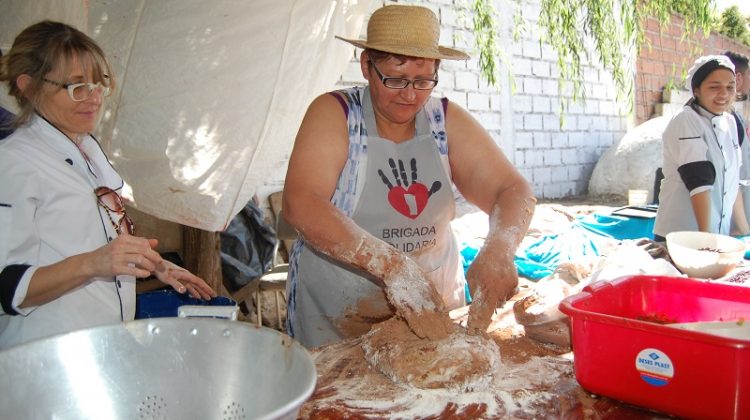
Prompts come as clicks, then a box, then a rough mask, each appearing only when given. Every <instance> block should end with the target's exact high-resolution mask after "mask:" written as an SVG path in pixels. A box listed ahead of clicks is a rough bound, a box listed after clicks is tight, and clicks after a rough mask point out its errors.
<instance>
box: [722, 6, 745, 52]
mask: <svg viewBox="0 0 750 420" xmlns="http://www.w3.org/2000/svg"><path fill="white" fill-rule="evenodd" d="M749 27H750V16H748V17H745V16H742V13H740V9H739V8H738V7H737V6H732V7H729V8H728V9H726V10H724V12H722V14H721V19H720V21H719V27H718V31H719V32H720V33H722V34H724V35H726V36H728V37H730V38H733V39H736V40H737V41H740V42H742V43H743V44H745V45H750V29H748V28H749Z"/></svg>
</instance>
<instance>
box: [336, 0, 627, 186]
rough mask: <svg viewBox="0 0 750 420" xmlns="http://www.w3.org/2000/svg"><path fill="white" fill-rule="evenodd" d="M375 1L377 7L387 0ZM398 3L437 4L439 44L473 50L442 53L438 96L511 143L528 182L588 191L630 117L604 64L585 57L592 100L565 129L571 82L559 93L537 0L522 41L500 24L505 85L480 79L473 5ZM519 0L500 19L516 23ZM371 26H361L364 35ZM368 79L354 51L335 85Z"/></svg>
mask: <svg viewBox="0 0 750 420" xmlns="http://www.w3.org/2000/svg"><path fill="white" fill-rule="evenodd" d="M375 3H376V4H374V5H373V10H374V9H375V8H377V7H380V5H381V4H382V2H375ZM399 3H401V4H420V5H423V6H427V7H429V8H430V9H432V10H433V11H435V13H436V14H437V15H438V17H439V19H440V22H441V25H442V27H441V37H440V42H441V44H442V45H448V46H454V47H456V48H461V49H464V50H466V51H467V52H469V53H470V54H471V55H472V56H473V57H474V58H473V59H471V60H469V61H467V62H462V61H458V62H454V61H450V60H444V61H443V63H442V64H441V70H440V84H439V85H438V88H437V89H436V91H435V95H438V96H445V97H447V98H448V99H449V100H451V101H452V102H455V103H456V104H457V105H459V106H461V107H463V108H465V109H467V110H468V111H469V112H470V113H472V114H473V115H474V117H475V118H476V119H477V120H478V121H479V122H480V123H481V124H482V125H483V126H484V127H485V129H487V130H488V132H489V133H490V135H491V137H492V138H493V139H495V141H496V142H497V143H498V144H502V145H504V146H506V149H504V150H503V151H504V152H505V154H506V155H507V156H508V157H509V158H510V159H512V160H513V162H514V163H515V165H516V167H517V168H518V169H519V171H520V172H521V173H522V174H523V175H524V177H526V179H527V180H528V181H529V182H530V184H531V185H532V186H533V188H534V192H535V194H537V196H539V197H542V198H558V197H563V196H566V195H571V194H583V193H585V192H586V189H587V186H588V180H589V177H590V176H591V173H592V172H593V168H594V165H595V164H596V162H597V160H598V159H599V156H601V154H602V153H603V152H604V151H605V150H606V149H607V148H608V147H610V146H611V145H612V144H614V143H615V142H616V141H617V140H619V139H620V138H621V137H622V135H623V134H624V130H625V129H626V127H627V125H628V124H627V121H628V117H627V116H623V115H621V112H625V111H627V110H628V107H627V106H626V104H622V103H619V104H618V100H617V98H616V97H615V86H614V84H613V83H612V82H611V80H612V77H611V76H610V75H609V74H608V73H607V72H606V71H604V70H603V69H601V68H600V67H599V66H598V64H596V63H593V64H592V63H589V62H588V61H586V62H585V63H586V66H585V68H584V70H583V74H584V89H585V94H586V97H587V99H588V100H587V101H586V102H584V103H570V102H569V103H568V104H567V109H566V111H565V115H564V118H563V125H562V128H561V126H560V121H561V119H560V115H559V114H558V112H559V110H560V109H561V102H560V99H561V95H562V97H563V98H568V99H570V98H572V89H571V86H570V84H569V83H568V84H567V85H564V89H563V92H562V94H561V93H560V86H561V82H560V80H559V74H560V72H559V69H558V67H557V53H556V52H555V51H554V50H553V49H552V48H551V47H550V46H549V45H548V44H540V42H539V36H540V35H541V34H542V31H541V30H540V29H538V27H537V24H536V21H537V19H538V17H539V11H540V9H539V0H521V10H522V14H523V16H524V17H525V18H526V19H527V20H528V22H527V28H528V30H527V31H526V32H525V33H524V34H523V35H522V37H521V39H519V40H518V41H517V42H514V41H513V40H512V39H511V38H510V36H509V34H510V33H511V31H510V28H501V33H503V34H506V37H505V38H502V39H501V40H499V41H500V42H499V43H498V44H499V45H500V46H502V48H504V50H505V54H506V56H507V58H508V60H509V61H510V63H509V65H510V74H511V75H512V80H510V81H509V82H510V83H506V84H505V86H508V88H507V89H505V90H504V91H503V90H499V89H498V88H494V87H489V86H487V83H486V82H485V81H484V80H482V79H481V78H480V75H479V70H478V60H477V57H478V54H477V53H476V52H475V51H472V50H473V45H474V44H473V43H474V38H473V34H472V33H471V30H469V28H470V25H471V16H469V15H467V14H468V13H469V11H468V10H460V7H461V6H460V5H463V3H465V2H457V1H454V0H401V1H399ZM513 3H514V2H509V1H507V0H495V7H496V9H497V10H498V13H499V14H501V17H502V16H505V17H506V19H505V20H503V19H499V21H501V22H512V19H508V18H507V17H508V16H509V15H507V14H512V13H513V10H512V7H511V6H508V5H510V4H513ZM464 6H465V5H464ZM504 13H505V14H506V15H503V14H504ZM365 31H366V29H363V34H362V37H364V36H365ZM356 54H359V50H358V51H357V53H356ZM363 81H364V79H363V78H362V76H361V74H360V70H359V63H358V61H357V60H356V58H353V59H352V63H350V68H349V69H347V71H346V72H344V74H343V75H342V76H341V79H340V82H339V84H338V85H337V88H340V87H346V86H351V85H352V84H362V83H363ZM508 96H512V97H510V98H508ZM507 103H509V104H510V108H511V109H505V107H504V106H503V104H507ZM504 113H510V114H511V115H506V114H504ZM503 116H505V118H503ZM501 133H513V135H512V136H509V135H507V134H501ZM508 137H511V138H508Z"/></svg>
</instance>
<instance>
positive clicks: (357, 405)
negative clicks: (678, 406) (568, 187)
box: [300, 302, 665, 419]
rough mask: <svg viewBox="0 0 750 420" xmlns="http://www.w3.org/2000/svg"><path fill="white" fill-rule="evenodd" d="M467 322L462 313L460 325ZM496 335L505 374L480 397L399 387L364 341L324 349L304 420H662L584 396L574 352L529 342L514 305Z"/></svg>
mask: <svg viewBox="0 0 750 420" xmlns="http://www.w3.org/2000/svg"><path fill="white" fill-rule="evenodd" d="M464 313H465V311H464ZM453 315H455V313H452V316H453ZM462 317H464V315H461V314H460V313H459V314H458V316H457V318H458V319H457V322H460V321H461V320H462ZM490 331H491V333H490V335H491V337H492V338H493V339H494V340H495V342H496V343H497V344H498V345H499V347H500V353H501V357H502V360H503V370H502V373H501V374H500V373H497V374H496V375H495V378H494V380H493V383H492V385H491V386H490V387H489V389H486V390H480V391H478V392H455V391H454V392H451V391H448V390H441V389H437V390H422V389H417V388H413V387H409V386H406V385H400V384H396V383H394V382H392V381H391V380H390V379H388V378H387V377H386V376H384V375H383V374H381V373H380V372H378V371H377V370H375V369H373V368H371V367H370V366H369V365H368V363H367V362H366V361H365V359H364V353H363V351H362V349H361V346H360V344H361V340H362V339H361V338H357V339H351V340H347V341H344V342H341V343H336V344H332V345H328V346H324V347H321V348H319V349H316V350H314V351H313V352H312V353H313V357H314V359H315V364H316V368H317V370H318V383H317V386H316V389H315V392H314V393H313V395H312V396H311V398H310V399H309V400H308V401H307V402H306V403H305V404H304V405H303V407H302V410H301V413H300V418H303V419H381V418H382V419H386V418H389V419H390V418H424V419H479V418H482V419H486V418H565V419H654V418H659V415H658V414H656V413H653V412H648V411H643V410H641V409H638V408H636V407H632V406H628V405H626V404H623V403H618V402H617V401H613V400H611V399H609V398H605V397H598V396H595V395H591V394H590V393H588V392H586V391H585V390H584V389H582V388H581V387H580V386H579V385H578V383H577V382H576V380H575V376H574V373H573V362H572V354H571V353H570V352H569V349H566V348H562V347H558V346H555V345H550V344H543V343H539V342H537V341H534V340H532V339H530V338H527V337H525V336H524V335H523V328H522V327H521V326H519V325H518V324H516V323H515V319H514V318H513V314H512V302H509V304H508V305H506V307H505V308H503V310H502V311H500V312H499V313H498V314H497V315H496V316H495V319H494V320H493V324H492V326H491V328H490ZM662 418H665V417H664V416H662Z"/></svg>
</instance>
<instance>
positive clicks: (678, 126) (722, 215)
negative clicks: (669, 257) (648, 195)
mask: <svg viewBox="0 0 750 420" xmlns="http://www.w3.org/2000/svg"><path fill="white" fill-rule="evenodd" d="M662 140H663V143H662V153H663V158H664V160H663V163H662V165H663V166H662V171H663V172H664V179H663V180H662V182H661V190H660V193H659V209H658V211H657V214H656V222H655V225H654V233H655V234H656V235H660V236H666V235H667V234H668V233H670V232H674V231H680V230H689V231H697V230H698V222H697V220H696V218H695V213H694V211H693V206H692V203H691V201H690V197H691V196H693V195H695V194H698V193H700V192H703V191H709V192H710V194H711V211H710V223H709V227H710V231H711V232H713V233H721V234H725V235H728V234H729V233H730V230H731V224H732V223H731V222H732V207H733V205H734V201H735V199H736V197H737V194H738V191H739V181H740V167H741V165H742V158H741V154H740V146H739V143H738V140H737V126H736V124H735V121H734V118H733V117H732V116H731V115H730V114H728V113H726V112H725V113H722V114H720V115H716V114H713V113H711V112H709V111H708V110H706V109H704V108H703V107H701V106H699V105H698V104H696V103H694V102H693V101H690V102H688V104H687V105H685V107H683V109H682V110H681V111H680V112H679V113H678V114H677V115H675V116H674V117H673V118H672V120H671V121H670V122H669V124H668V125H667V128H666V129H665V130H664V133H663V135H662Z"/></svg>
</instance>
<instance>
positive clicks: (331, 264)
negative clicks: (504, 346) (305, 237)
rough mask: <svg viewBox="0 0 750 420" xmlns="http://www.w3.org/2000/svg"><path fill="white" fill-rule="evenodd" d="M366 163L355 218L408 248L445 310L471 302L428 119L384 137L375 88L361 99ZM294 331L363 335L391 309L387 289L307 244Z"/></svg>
mask: <svg viewBox="0 0 750 420" xmlns="http://www.w3.org/2000/svg"><path fill="white" fill-rule="evenodd" d="M362 112H363V114H364V123H365V126H366V127H370V128H371V131H369V132H368V135H367V139H366V148H367V157H366V164H364V165H360V166H359V168H358V171H359V174H358V177H364V181H362V187H361V192H360V194H359V199H358V201H357V202H356V204H355V205H354V211H353V213H352V219H353V220H354V222H356V223H357V225H358V226H360V227H361V228H363V229H365V230H366V231H367V232H369V233H370V234H372V235H374V236H375V237H377V238H379V239H382V240H383V241H385V242H387V243H389V244H391V245H392V246H393V247H395V248H397V249H398V250H400V251H403V252H405V253H407V254H408V255H409V256H410V257H411V258H413V259H414V260H415V261H416V262H417V263H418V264H419V265H420V267H422V269H423V270H424V271H425V272H426V273H427V276H428V278H429V280H430V281H431V282H432V283H433V284H434V285H435V288H436V289H437V291H438V293H439V294H440V296H442V298H443V301H444V302H445V306H446V308H447V309H454V308H457V307H460V306H463V305H464V304H465V300H464V299H465V298H464V284H465V280H464V276H463V269H462V266H461V264H460V261H459V252H458V245H457V243H456V240H455V237H454V235H453V231H452V230H451V227H450V221H451V219H453V217H454V214H455V202H454V196H453V192H452V189H451V185H452V184H451V182H450V180H449V178H448V174H447V173H446V170H445V168H444V166H443V162H442V160H441V157H440V154H439V152H438V147H437V145H436V141H435V140H434V139H433V135H432V133H431V131H430V128H429V124H428V121H427V117H426V115H425V113H424V112H419V113H418V114H417V117H416V134H415V136H414V138H412V139H410V140H408V141H405V142H402V143H394V142H392V141H390V140H387V139H383V138H380V137H379V136H378V135H377V132H376V127H377V126H376V124H375V117H374V113H373V110H372V103H371V101H370V97H369V90H365V92H364V95H363V100H362ZM295 271H296V273H295V274H296V276H295V277H296V279H295V281H294V283H295V284H294V290H293V291H291V294H292V295H293V297H292V299H294V302H293V303H292V304H293V305H294V311H290V313H291V314H293V315H292V316H291V317H290V319H289V323H288V325H289V327H290V328H289V330H290V333H291V334H293V336H294V337H295V338H296V339H297V340H299V341H300V342H301V343H302V344H304V345H305V346H307V347H317V346H320V345H323V344H327V343H330V342H334V341H339V340H341V339H344V338H347V337H352V336H357V335H360V334H362V333H364V332H366V331H367V330H369V327H370V326H371V325H372V324H373V323H377V322H380V321H382V320H384V319H387V318H388V317H390V316H391V315H392V313H393V312H392V310H391V309H390V307H389V306H388V303H387V301H386V298H385V294H384V292H383V290H382V289H381V288H380V287H379V286H377V285H376V284H374V283H373V282H372V280H371V279H369V278H368V274H367V273H364V272H362V271H359V270H355V269H352V268H350V267H348V266H346V265H343V264H339V263H338V262H336V261H334V260H332V259H331V258H328V257H326V256H324V255H322V254H320V253H319V252H317V251H315V250H313V249H312V248H310V247H308V246H307V245H304V246H303V247H302V248H301V250H300V255H299V259H298V261H297V267H296V270H295Z"/></svg>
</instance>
